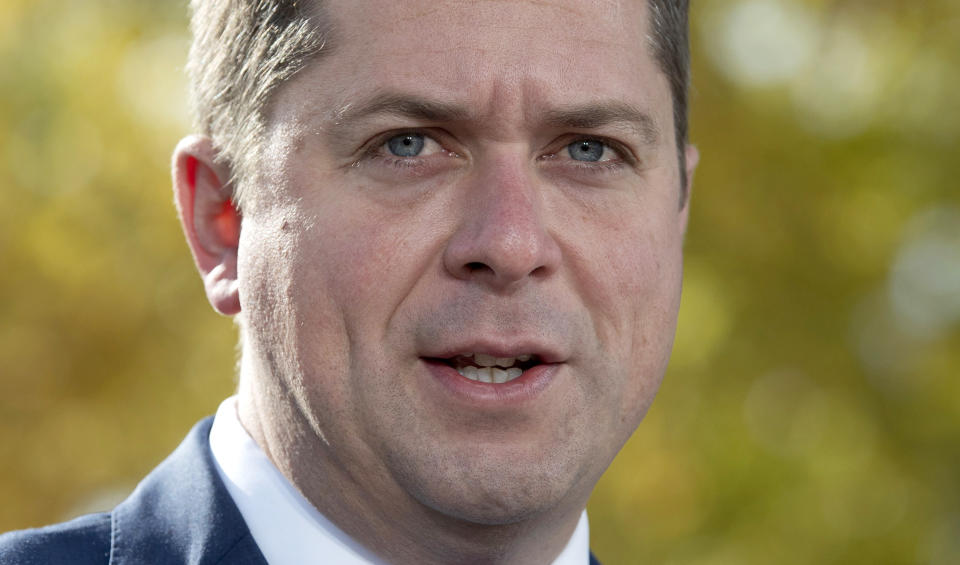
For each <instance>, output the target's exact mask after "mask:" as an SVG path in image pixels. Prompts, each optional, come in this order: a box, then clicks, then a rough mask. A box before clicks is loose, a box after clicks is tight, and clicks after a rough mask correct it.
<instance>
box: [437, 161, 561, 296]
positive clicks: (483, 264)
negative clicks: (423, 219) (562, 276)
mask: <svg viewBox="0 0 960 565" xmlns="http://www.w3.org/2000/svg"><path fill="white" fill-rule="evenodd" d="M525 157H526V156H525V152H523V151H519V150H515V151H510V150H505V151H501V152H498V153H496V154H491V155H487V156H486V158H485V159H483V161H482V162H480V163H478V167H477V169H476V170H475V173H476V174H474V175H472V178H471V179H470V182H469V184H468V185H467V186H466V188H465V190H466V193H465V198H464V199H463V202H464V205H463V210H462V213H461V215H460V218H461V220H460V225H459V226H458V229H457V232H456V233H455V234H454V235H453V237H452V238H451V240H450V242H449V244H448V247H447V249H446V252H445V258H444V259H445V262H446V264H447V269H448V270H449V271H450V272H451V273H453V274H454V275H455V276H458V277H460V278H478V279H483V280H484V281H487V282H488V283H489V284H492V285H495V286H501V287H502V286H506V285H510V284H512V283H515V282H517V281H520V280H522V279H524V278H525V277H527V276H542V275H546V274H548V273H550V272H552V271H553V270H555V268H556V265H557V263H558V261H559V249H558V248H557V245H556V242H555V241H554V240H553V238H552V236H551V235H550V233H549V231H548V229H547V225H546V222H545V220H546V218H545V210H544V206H543V201H542V193H541V192H540V187H539V186H538V183H537V179H536V176H535V174H534V171H533V170H532V167H531V166H530V164H529V162H528V160H527V159H526V158H525Z"/></svg>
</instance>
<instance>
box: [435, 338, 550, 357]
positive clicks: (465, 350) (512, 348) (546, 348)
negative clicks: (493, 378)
mask: <svg viewBox="0 0 960 565" xmlns="http://www.w3.org/2000/svg"><path fill="white" fill-rule="evenodd" d="M474 353H483V354H486V355H490V356H493V357H499V358H512V357H519V356H521V355H532V356H533V357H534V358H535V359H538V360H539V361H540V363H562V362H564V361H566V360H567V355H566V354H565V353H564V352H563V351H562V350H561V349H560V348H558V347H556V346H552V345H549V344H547V343H544V342H543V341H541V340H536V339H517V338H511V339H509V340H507V339H503V340H498V339H489V338H488V339H471V340H464V341H462V342H456V343H446V344H437V347H435V348H430V349H429V350H427V351H422V352H421V354H420V356H421V357H424V358H429V359H451V358H453V357H456V356H458V355H472V354H474Z"/></svg>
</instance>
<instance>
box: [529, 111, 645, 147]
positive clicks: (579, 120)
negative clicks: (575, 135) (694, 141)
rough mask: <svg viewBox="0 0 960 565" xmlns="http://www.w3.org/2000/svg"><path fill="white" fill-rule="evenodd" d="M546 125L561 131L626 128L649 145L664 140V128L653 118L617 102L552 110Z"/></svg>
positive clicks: (547, 116)
mask: <svg viewBox="0 0 960 565" xmlns="http://www.w3.org/2000/svg"><path fill="white" fill-rule="evenodd" d="M545 121H546V123H547V124H549V125H551V126H554V127H557V128H572V129H596V128H600V127H604V126H614V127H623V128H626V129H628V130H631V131H632V132H633V133H634V134H636V135H637V136H638V137H639V138H640V139H641V140H643V142H644V143H646V144H648V145H655V144H656V143H657V141H658V140H659V139H660V128H659V127H658V126H657V122H656V120H654V119H653V117H652V116H650V114H648V113H646V112H644V111H643V110H641V109H639V108H637V107H635V106H632V105H630V104H627V103H624V102H620V101H616V100H612V101H603V102H597V103H588V104H583V105H578V106H571V107H569V108H560V109H556V110H550V111H548V112H547V114H546V120H545Z"/></svg>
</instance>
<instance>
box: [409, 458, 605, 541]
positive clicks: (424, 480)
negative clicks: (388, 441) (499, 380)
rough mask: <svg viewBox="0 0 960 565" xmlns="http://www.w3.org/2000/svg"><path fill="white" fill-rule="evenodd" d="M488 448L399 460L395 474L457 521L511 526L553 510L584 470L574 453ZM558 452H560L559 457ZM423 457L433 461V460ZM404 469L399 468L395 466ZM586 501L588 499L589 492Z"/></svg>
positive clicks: (416, 494)
mask: <svg viewBox="0 0 960 565" xmlns="http://www.w3.org/2000/svg"><path fill="white" fill-rule="evenodd" d="M512 451H513V453H511V450H509V449H500V450H483V449H482V448H480V447H479V446H476V445H474V446H472V449H471V450H470V451H469V453H458V454H447V455H446V456H440V457H431V458H421V459H419V461H418V459H417V458H416V457H410V456H409V453H405V454H403V455H406V457H403V456H401V457H402V459H404V460H403V461H397V460H395V461H394V462H395V463H397V464H396V465H394V466H393V467H394V470H395V478H396V479H397V482H398V483H400V485H401V486H402V487H403V488H404V489H405V490H406V491H407V492H408V493H409V494H411V495H412V496H413V498H415V499H416V500H417V501H418V502H420V504H422V505H424V506H425V507H427V508H430V509H431V510H433V511H435V512H437V513H439V514H441V515H443V516H446V517H449V518H453V519H455V520H458V521H462V522H466V523H468V524H474V525H484V526H506V525H511V524H518V523H522V522H525V521H528V520H530V519H533V518H536V516H538V515H541V514H544V513H549V511H551V510H553V509H555V508H556V507H557V506H558V505H561V504H563V503H564V502H567V501H569V500H571V497H573V496H575V492H574V491H575V487H576V485H577V484H579V482H580V479H581V478H582V476H583V475H584V472H583V470H581V469H579V468H578V467H577V465H576V464H575V461H576V460H574V459H570V458H564V457H563V455H564V454H562V453H560V454H557V453H556V452H554V454H553V455H554V457H552V458H548V457H545V455H544V454H543V453H542V452H541V453H539V454H533V453H517V452H516V451H517V450H512ZM558 455H559V457H558ZM422 461H431V462H432V463H431V464H430V465H429V466H424V465H422V463H419V462H422ZM396 471H399V472H396ZM583 503H586V498H584V500H583Z"/></svg>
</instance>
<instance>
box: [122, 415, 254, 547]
mask: <svg viewBox="0 0 960 565" xmlns="http://www.w3.org/2000/svg"><path fill="white" fill-rule="evenodd" d="M212 422H213V419H212V418H207V419H205V420H202V421H201V422H200V423H198V424H197V425H196V426H194V428H193V429H192V430H191V431H190V434H189V435H188V436H187V438H186V439H185V440H184V441H183V443H181V444H180V446H179V447H178V448H177V449H176V451H174V452H173V453H172V454H171V455H170V456H169V457H168V458H167V459H166V460H165V461H164V462H163V463H161V464H160V465H159V466H158V467H157V468H156V469H154V471H153V472H152V473H150V474H149V475H148V476H147V477H146V478H145V479H144V480H143V482H141V483H140V485H138V486H137V489H136V490H135V491H134V492H133V494H131V495H130V497H129V498H128V499H127V500H125V501H124V502H122V503H121V504H120V505H119V506H117V508H116V509H115V510H114V512H113V516H112V526H113V533H112V539H111V550H110V565H133V564H135V563H137V564H139V563H151V564H164V563H190V564H196V565H214V564H218V563H230V564H237V565H267V562H266V560H265V559H264V557H263V554H262V553H260V550H259V549H258V548H257V545H256V543H255V542H254V541H253V537H252V536H251V535H250V531H249V530H248V529H247V525H246V524H245V523H244V521H243V518H242V517H241V515H240V511H239V510H237V507H236V505H234V503H233V499H231V498H230V494H229V493H228V492H227V489H226V487H225V486H224V485H223V483H222V482H221V480H220V476H219V475H218V473H217V470H216V468H215V467H214V465H215V463H214V461H213V455H212V454H211V452H210V447H209V442H208V436H209V434H210V426H211V424H212Z"/></svg>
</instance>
